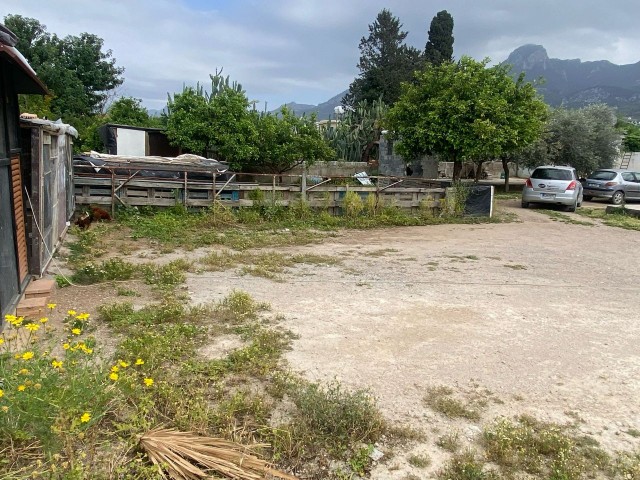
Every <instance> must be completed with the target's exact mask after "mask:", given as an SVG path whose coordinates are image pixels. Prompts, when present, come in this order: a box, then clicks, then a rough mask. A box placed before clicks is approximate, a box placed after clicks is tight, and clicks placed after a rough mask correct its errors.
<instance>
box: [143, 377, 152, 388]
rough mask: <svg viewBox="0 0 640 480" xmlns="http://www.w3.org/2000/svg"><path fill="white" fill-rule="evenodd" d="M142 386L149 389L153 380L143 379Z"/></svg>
mask: <svg viewBox="0 0 640 480" xmlns="http://www.w3.org/2000/svg"><path fill="white" fill-rule="evenodd" d="M144 384H145V385H146V386H147V387H150V386H151V385H153V378H145V379H144Z"/></svg>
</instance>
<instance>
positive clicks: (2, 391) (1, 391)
mask: <svg viewBox="0 0 640 480" xmlns="http://www.w3.org/2000/svg"><path fill="white" fill-rule="evenodd" d="M2 397H4V390H2V389H1V388H0V398H2Z"/></svg>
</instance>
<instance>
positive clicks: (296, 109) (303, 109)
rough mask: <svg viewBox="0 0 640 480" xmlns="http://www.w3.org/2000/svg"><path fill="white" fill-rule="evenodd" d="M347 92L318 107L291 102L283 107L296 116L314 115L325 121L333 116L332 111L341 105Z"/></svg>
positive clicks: (276, 110)
mask: <svg viewBox="0 0 640 480" xmlns="http://www.w3.org/2000/svg"><path fill="white" fill-rule="evenodd" d="M347 92H348V90H345V91H344V92H341V93H339V94H338V95H336V96H335V97H331V98H330V99H329V100H327V101H326V102H323V103H320V104H318V105H305V104H303V103H295V102H291V103H287V104H285V105H283V106H286V107H287V108H289V109H291V110H293V113H295V114H296V115H298V116H300V115H303V114H306V115H310V114H312V113H316V114H317V116H318V120H327V119H329V118H331V116H332V115H334V111H333V109H334V108H335V107H337V106H338V105H342V97H344V96H345V95H346V94H347ZM281 108H282V107H278V108H276V109H275V110H272V112H274V113H276V112H278V111H279V110H280V109H281Z"/></svg>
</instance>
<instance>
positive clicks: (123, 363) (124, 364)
mask: <svg viewBox="0 0 640 480" xmlns="http://www.w3.org/2000/svg"><path fill="white" fill-rule="evenodd" d="M118 363H119V364H120V366H121V367H122V368H127V367H128V366H129V365H130V363H127V362H123V361H122V360H118Z"/></svg>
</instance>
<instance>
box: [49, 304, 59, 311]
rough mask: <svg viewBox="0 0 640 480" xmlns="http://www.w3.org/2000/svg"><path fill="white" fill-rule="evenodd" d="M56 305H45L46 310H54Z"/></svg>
mask: <svg viewBox="0 0 640 480" xmlns="http://www.w3.org/2000/svg"><path fill="white" fill-rule="evenodd" d="M56 305H57V304H56V303H47V308H48V309H49V310H53V309H54V308H56Z"/></svg>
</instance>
